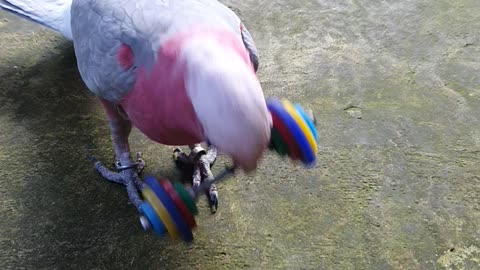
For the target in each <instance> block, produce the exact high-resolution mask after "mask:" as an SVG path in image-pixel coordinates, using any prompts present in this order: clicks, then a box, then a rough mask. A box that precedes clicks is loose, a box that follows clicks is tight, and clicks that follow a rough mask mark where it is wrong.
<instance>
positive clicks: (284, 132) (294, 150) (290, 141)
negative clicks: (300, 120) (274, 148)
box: [272, 112, 301, 160]
mask: <svg viewBox="0 0 480 270" xmlns="http://www.w3.org/2000/svg"><path fill="white" fill-rule="evenodd" d="M272 120H273V128H275V129H276V130H277V131H278V133H280V135H281V136H282V138H283V140H284V141H285V143H286V144H287V145H288V149H289V150H290V151H289V152H290V156H291V158H292V159H293V160H298V159H299V158H300V157H301V153H300V149H299V148H298V146H297V144H296V143H295V139H294V138H293V137H292V136H290V132H288V128H287V127H286V126H285V124H284V123H283V122H282V120H280V118H279V117H278V116H277V115H276V114H275V113H273V112H272Z"/></svg>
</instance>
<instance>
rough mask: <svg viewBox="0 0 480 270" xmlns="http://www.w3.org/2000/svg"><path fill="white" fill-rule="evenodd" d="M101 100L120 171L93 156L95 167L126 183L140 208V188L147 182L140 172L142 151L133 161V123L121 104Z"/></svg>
mask: <svg viewBox="0 0 480 270" xmlns="http://www.w3.org/2000/svg"><path fill="white" fill-rule="evenodd" d="M100 101H101V104H102V105H103V107H104V109H105V112H106V113H107V116H108V120H109V125H110V131H111V134H112V140H113V146H114V150H115V157H116V162H115V167H116V170H117V171H118V172H113V171H110V170H108V169H107V168H106V167H105V166H104V165H102V164H101V163H100V162H99V161H97V160H96V159H95V158H93V161H94V163H95V168H96V170H97V171H98V172H99V173H100V175H102V176H103V177H104V178H105V179H107V180H109V181H112V182H115V183H120V184H123V185H125V187H126V188H127V193H128V197H129V199H130V201H131V202H132V203H133V205H134V206H135V207H136V208H137V209H139V206H140V204H141V202H142V200H141V199H140V196H139V194H138V190H140V191H141V190H142V189H143V188H144V186H145V183H143V182H142V181H141V180H140V178H139V177H138V174H139V173H140V172H141V170H143V168H144V166H145V162H144V161H143V160H142V159H141V156H140V153H139V154H137V162H135V163H134V162H132V159H131V156H130V147H129V144H128V136H129V135H130V131H131V130H132V124H131V122H130V120H128V118H127V117H126V115H125V114H124V112H123V110H122V109H121V108H120V107H119V106H117V105H115V104H113V103H110V102H108V101H105V100H100Z"/></svg>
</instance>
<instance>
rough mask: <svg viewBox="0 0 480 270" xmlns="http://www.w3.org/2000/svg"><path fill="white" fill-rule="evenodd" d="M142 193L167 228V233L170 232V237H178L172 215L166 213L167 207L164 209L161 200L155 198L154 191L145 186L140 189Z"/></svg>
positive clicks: (174, 238) (175, 238)
mask: <svg viewBox="0 0 480 270" xmlns="http://www.w3.org/2000/svg"><path fill="white" fill-rule="evenodd" d="M142 194H143V196H144V197H145V199H147V200H148V202H149V203H150V205H151V206H152V207H153V209H154V210H155V212H157V214H158V216H159V217H160V219H161V220H162V222H163V224H164V225H165V227H166V228H167V231H168V234H170V237H172V239H173V240H177V239H178V230H177V227H175V223H173V220H172V217H170V214H169V213H168V211H167V209H165V206H163V204H162V202H160V200H159V199H158V198H157V196H156V195H155V193H153V190H151V189H150V188H148V187H145V188H144V189H143V190H142Z"/></svg>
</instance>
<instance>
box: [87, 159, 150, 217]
mask: <svg viewBox="0 0 480 270" xmlns="http://www.w3.org/2000/svg"><path fill="white" fill-rule="evenodd" d="M90 160H91V161H92V162H93V163H94V165H95V169H96V170H97V172H98V173H100V175H101V176H103V178H105V179H107V180H108V181H111V182H114V183H118V184H122V185H124V186H125V187H126V188H127V193H128V197H129V199H130V201H131V202H132V203H133V205H134V206H135V207H136V208H137V210H139V209H140V208H139V207H140V204H141V203H142V200H141V199H140V196H139V194H138V191H141V190H142V189H143V188H144V187H145V183H143V181H142V180H140V178H139V177H138V175H139V174H140V173H141V172H142V170H143V168H144V167H145V161H143V159H142V158H141V153H137V161H136V162H132V161H131V159H130V154H129V153H125V154H123V155H122V156H121V158H120V160H117V161H116V162H114V164H113V165H114V167H115V170H116V171H117V172H114V171H111V170H109V169H107V167H105V166H104V165H103V164H102V163H101V162H100V161H98V160H97V159H96V158H95V157H91V158H90Z"/></svg>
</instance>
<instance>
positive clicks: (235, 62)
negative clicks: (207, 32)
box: [180, 38, 272, 166]
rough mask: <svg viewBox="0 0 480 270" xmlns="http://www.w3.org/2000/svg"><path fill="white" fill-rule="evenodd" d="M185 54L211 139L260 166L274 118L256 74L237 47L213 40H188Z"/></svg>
mask: <svg viewBox="0 0 480 270" xmlns="http://www.w3.org/2000/svg"><path fill="white" fill-rule="evenodd" d="M180 57H181V59H183V61H184V62H185V63H186V70H187V75H186V79H185V83H186V88H187V93H188V95H189V97H190V99H191V101H192V104H193V107H194V110H195V112H196V114H197V117H198V118H199V121H200V122H201V124H202V126H203V128H204V132H205V134H206V136H207V137H208V139H209V141H210V142H211V143H212V144H213V145H215V146H216V147H217V148H218V149H219V150H220V151H222V152H224V153H227V154H229V155H231V156H232V157H233V158H234V159H236V160H237V161H238V162H241V163H244V164H243V165H245V166H256V162H257V159H258V158H259V157H260V155H261V153H262V152H263V151H264V150H265V147H266V146H267V144H268V141H269V140H270V127H271V122H272V119H271V115H270V113H269V111H268V108H267V106H266V103H265V97H264V95H263V91H262V88H261V86H260V82H259V81H258V79H257V77H256V75H255V74H254V73H253V72H252V70H251V69H250V67H249V66H248V65H247V63H246V62H245V61H244V60H243V59H241V58H240V56H239V55H238V54H237V53H235V52H234V51H233V49H230V48H228V47H225V46H222V45H220V44H219V43H218V42H216V41H214V40H211V39H207V38H199V39H195V40H193V41H191V42H189V43H188V44H186V45H185V46H184V47H183V48H182V52H181V54H180ZM253 163H255V164H253Z"/></svg>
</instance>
